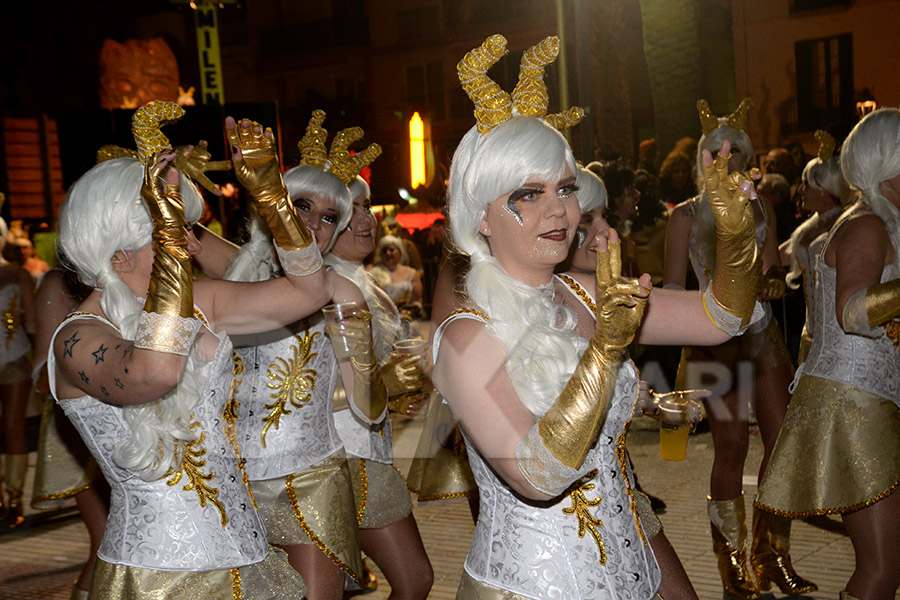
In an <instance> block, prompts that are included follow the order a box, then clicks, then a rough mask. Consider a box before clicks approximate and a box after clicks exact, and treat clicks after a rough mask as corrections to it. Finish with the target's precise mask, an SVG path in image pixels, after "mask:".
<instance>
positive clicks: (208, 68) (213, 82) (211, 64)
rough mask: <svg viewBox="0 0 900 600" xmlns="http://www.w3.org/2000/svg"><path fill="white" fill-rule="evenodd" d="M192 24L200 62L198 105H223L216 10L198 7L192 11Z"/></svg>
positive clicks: (223, 91) (210, 7) (223, 93)
mask: <svg viewBox="0 0 900 600" xmlns="http://www.w3.org/2000/svg"><path fill="white" fill-rule="evenodd" d="M194 23H195V24H196V25H197V56H198V58H199V60H200V102H199V103H200V104H219V105H222V104H225V89H224V87H223V82H222V58H221V56H220V55H219V23H218V20H217V18H216V9H215V8H214V7H212V6H203V7H198V8H197V9H196V10H195V11H194Z"/></svg>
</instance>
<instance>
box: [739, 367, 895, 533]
mask: <svg viewBox="0 0 900 600" xmlns="http://www.w3.org/2000/svg"><path fill="white" fill-rule="evenodd" d="M898 485H900V408H898V407H897V405H896V404H894V403H893V402H891V401H890V400H888V399H886V398H883V397H881V396H878V395H876V394H872V393H870V392H867V391H864V390H861V389H859V388H856V387H853V386H851V385H848V384H845V383H839V382H836V381H832V380H830V379H823V378H820V377H813V376H810V375H803V376H801V378H800V381H799V383H798V385H797V389H796V391H795V392H794V396H793V398H792V399H791V403H790V405H788V409H787V414H786V415H785V417H784V423H783V424H782V426H781V432H780V433H779V435H778V440H777V441H776V442H775V449H774V450H773V452H772V458H771V459H770V460H769V465H768V467H767V468H766V472H765V474H764V475H763V478H762V481H761V483H760V486H759V495H758V497H757V500H756V505H757V506H759V507H760V508H763V509H765V510H768V511H771V512H775V513H778V514H781V515H785V516H788V517H805V516H809V515H818V514H825V513H842V512H851V511H853V510H857V509H860V508H863V507H865V506H866V505H868V504H871V503H873V502H877V501H878V500H880V499H882V498H884V497H886V496H887V495H889V494H891V493H892V492H893V491H894V490H895V489H896V488H897V486H898Z"/></svg>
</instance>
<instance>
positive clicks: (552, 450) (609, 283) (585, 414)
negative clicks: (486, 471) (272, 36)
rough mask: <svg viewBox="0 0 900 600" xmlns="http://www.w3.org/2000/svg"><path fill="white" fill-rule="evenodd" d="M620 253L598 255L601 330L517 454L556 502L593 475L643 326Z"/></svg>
mask: <svg viewBox="0 0 900 600" xmlns="http://www.w3.org/2000/svg"><path fill="white" fill-rule="evenodd" d="M621 273H622V259H621V250H620V246H619V244H618V243H611V244H609V250H608V251H607V252H599V251H598V252H597V326H596V328H595V330H594V335H593V336H592V337H591V339H590V342H589V343H588V347H587V349H586V350H585V352H584V354H583V355H582V356H581V360H580V361H579V362H578V366H577V367H576V368H575V372H574V373H573V374H572V377H571V379H569V382H568V383H567V384H566V387H565V388H564V389H563V391H562V393H561V394H560V395H559V397H558V398H557V399H556V402H555V403H554V404H553V406H551V407H550V410H548V411H547V413H546V414H545V415H544V416H542V417H541V418H540V419H539V420H538V422H537V423H536V424H535V425H534V427H532V428H531V429H530V430H529V431H528V433H527V434H526V435H525V436H524V437H523V438H522V440H521V441H520V442H519V444H518V446H517V448H516V459H517V463H518V466H519V470H520V471H521V473H522V475H523V476H524V477H525V478H526V479H527V480H528V482H529V483H530V484H531V485H532V486H533V487H534V488H535V489H537V490H540V491H542V492H544V493H545V494H549V495H551V496H556V495H558V494H560V493H562V492H563V491H565V489H566V488H567V487H569V486H570V485H571V484H572V483H573V482H575V481H577V480H578V479H579V478H580V477H581V476H582V475H584V473H585V472H587V471H588V470H589V468H588V467H586V466H585V465H584V462H585V458H587V455H588V453H589V452H590V450H591V448H593V447H594V444H595V443H596V441H597V436H598V435H599V432H600V429H601V427H602V426H603V422H604V420H605V419H606V412H607V407H608V406H609V401H610V399H611V398H612V395H613V393H614V391H615V381H616V375H617V373H618V370H619V366H620V365H621V363H622V360H623V358H624V357H625V356H626V352H627V347H628V344H629V343H631V340H632V339H633V338H634V334H635V331H637V328H638V327H639V326H640V324H641V319H642V318H643V314H644V308H645V306H646V304H647V296H646V294H644V295H643V297H642V290H641V285H640V283H639V282H638V280H636V279H626V278H623V277H622V275H621Z"/></svg>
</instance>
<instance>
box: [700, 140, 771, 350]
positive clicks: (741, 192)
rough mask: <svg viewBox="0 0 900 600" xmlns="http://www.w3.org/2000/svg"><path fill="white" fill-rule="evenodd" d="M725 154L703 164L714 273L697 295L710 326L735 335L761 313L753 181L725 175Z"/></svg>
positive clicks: (742, 175)
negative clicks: (712, 227)
mask: <svg viewBox="0 0 900 600" xmlns="http://www.w3.org/2000/svg"><path fill="white" fill-rule="evenodd" d="M730 156H731V155H730V154H729V155H728V156H722V154H721V153H718V154H716V156H715V159H714V160H713V164H711V165H706V164H704V165H703V177H704V181H705V185H706V192H707V195H708V198H709V205H710V208H711V209H712V212H713V216H714V218H715V222H716V234H717V239H716V271H715V274H714V275H713V278H712V281H711V282H710V284H709V287H708V288H707V290H706V291H705V292H704V294H703V302H704V305H705V307H706V312H707V314H708V315H709V317H710V319H712V321H713V323H715V325H716V327H718V328H719V329H721V330H722V331H724V332H725V333H728V334H729V335H739V334H740V333H742V332H743V330H744V329H746V327H747V326H748V325H749V324H750V323H751V321H752V320H753V319H754V318H758V317H759V316H761V315H762V308H761V307H758V305H757V302H756V299H757V291H758V289H759V277H760V270H761V268H762V265H761V263H760V261H759V260H758V257H757V246H756V236H755V230H754V229H755V228H754V225H755V224H754V217H753V207H752V206H751V205H750V196H751V192H752V191H753V183H752V182H751V181H750V179H749V178H748V177H747V176H746V175H745V174H743V173H740V172H734V173H729V172H728V159H729V157H730ZM757 307H758V310H757Z"/></svg>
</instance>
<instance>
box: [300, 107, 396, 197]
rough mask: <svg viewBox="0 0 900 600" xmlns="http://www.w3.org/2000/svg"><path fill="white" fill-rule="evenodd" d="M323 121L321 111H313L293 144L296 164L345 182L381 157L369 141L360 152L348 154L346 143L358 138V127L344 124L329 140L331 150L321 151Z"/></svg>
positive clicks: (322, 145) (360, 132) (323, 136)
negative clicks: (315, 169)
mask: <svg viewBox="0 0 900 600" xmlns="http://www.w3.org/2000/svg"><path fill="white" fill-rule="evenodd" d="M324 121H325V111H324V110H314V111H313V114H312V118H311V119H310V120H309V125H308V126H307V127H306V135H304V136H303V139H302V140H300V142H298V143H297V147H298V148H299V149H300V157H301V158H300V164H301V165H309V166H313V167H318V168H320V169H323V170H325V171H329V172H330V173H333V174H334V175H335V177H337V178H338V179H340V180H341V181H343V182H344V183H345V184H349V183H350V182H351V181H353V180H354V179H356V176H357V175H359V172H360V171H361V170H362V168H363V167H365V166H367V165H370V164H372V162H373V161H374V160H375V159H376V158H378V157H379V156H381V146H379V145H378V144H370V145H369V147H368V148H366V149H365V150H363V151H362V152H360V153H358V154H355V155H352V156H351V155H350V151H349V150H348V148H349V146H350V144H352V143H353V142H356V141H358V140H361V139H362V137H363V130H362V127H348V128H347V129H343V130H341V131H339V132H338V133H337V135H335V136H334V140H332V142H331V153H330V154H329V153H328V152H326V150H325V140H326V138H327V137H328V132H327V131H326V130H325V129H324V128H323V127H322V123H323V122H324Z"/></svg>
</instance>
